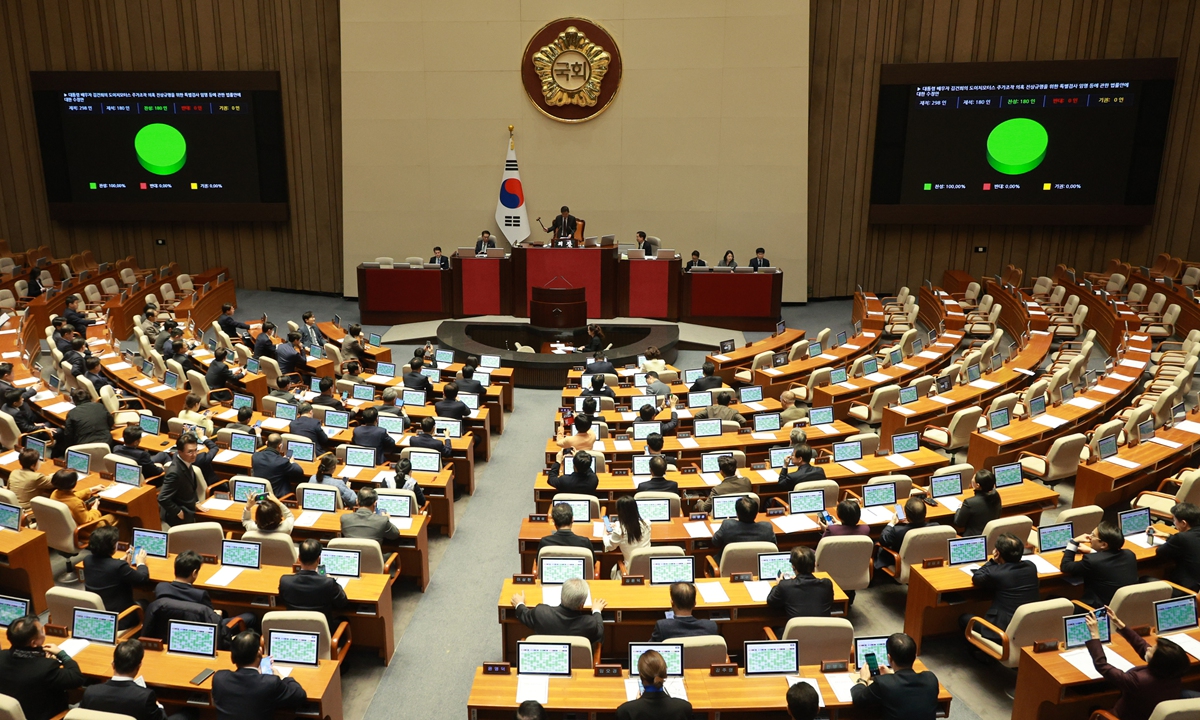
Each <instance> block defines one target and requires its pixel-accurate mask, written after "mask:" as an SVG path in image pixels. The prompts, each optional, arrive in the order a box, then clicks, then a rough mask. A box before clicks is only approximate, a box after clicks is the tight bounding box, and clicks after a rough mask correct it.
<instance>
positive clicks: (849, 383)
mask: <svg viewBox="0 0 1200 720" xmlns="http://www.w3.org/2000/svg"><path fill="white" fill-rule="evenodd" d="M837 386H838V387H842V388H846V389H847V390H857V389H858V385H855V384H854V381H853V380H847V381H846V382H840V383H838V384H837Z"/></svg>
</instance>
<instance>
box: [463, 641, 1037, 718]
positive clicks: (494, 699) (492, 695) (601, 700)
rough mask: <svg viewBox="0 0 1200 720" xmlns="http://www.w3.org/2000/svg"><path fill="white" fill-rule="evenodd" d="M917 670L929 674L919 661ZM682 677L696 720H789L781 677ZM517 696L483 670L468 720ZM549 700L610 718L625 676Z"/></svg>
mask: <svg viewBox="0 0 1200 720" xmlns="http://www.w3.org/2000/svg"><path fill="white" fill-rule="evenodd" d="M730 649H731V650H734V649H733V648H730ZM914 667H915V668H916V669H917V670H922V671H923V670H925V669H926V667H925V664H924V663H922V662H921V661H920V660H919V659H918V660H917V662H916V664H915V665H914ZM683 672H684V685H685V686H686V687H687V694H688V702H690V703H691V704H692V710H693V712H695V713H696V717H697V718H701V717H708V718H727V719H729V718H734V719H736V718H759V717H769V718H772V719H775V718H786V717H788V715H787V701H786V695H787V687H788V686H787V682H786V681H785V680H784V679H783V678H781V677H775V676H770V677H766V676H764V677H746V676H745V672H744V671H742V670H740V671H739V674H738V676H737V677H732V676H730V677H712V676H711V675H709V671H708V670H684V671H683ZM800 676H801V677H810V678H816V680H817V685H818V686H819V688H820V691H821V698H822V700H823V702H824V703H825V708H824V710H823V711H822V712H828V713H829V715H830V717H833V718H843V717H852V718H857V717H868V716H867V715H863V714H861V713H855V712H854V710H853V708H852V707H851V705H850V704H849V703H843V702H841V701H840V700H838V699H837V695H835V694H834V692H833V688H832V687H830V685H829V682H828V680H826V679H825V676H824V675H822V674H821V668H820V666H817V665H812V666H804V667H801V668H800ZM938 687H939V692H938V704H939V706H940V708H939V715H938V717H946V716H947V715H949V713H950V702H951V700H952V699H953V698H952V697H951V696H950V691H949V690H947V689H946V688H945V686H942V685H939V686H938ZM516 696H517V675H516V669H515V668H514V670H513V674H512V675H484V674H483V668H478V669H476V670H475V682H474V683H473V684H472V685H471V696H470V697H469V698H468V699H467V713H468V716H469V717H470V718H471V720H509V719H510V718H511V717H512V716H513V713H514V712H515V711H516V708H517V702H516ZM548 700H549V702H548V703H546V705H545V708H546V710H548V711H550V712H551V713H554V714H555V716H558V715H561V714H563V713H577V714H579V715H581V716H586V717H591V718H605V719H607V718H611V717H613V714H614V713H615V712H616V708H617V706H618V705H621V704H622V703H624V702H625V676H622V677H595V676H594V675H592V673H591V671H589V670H576V671H574V672H573V673H572V674H571V677H570V678H554V679H552V680H550V695H549V698H548ZM1014 717H1016V716H1015V715H1014Z"/></svg>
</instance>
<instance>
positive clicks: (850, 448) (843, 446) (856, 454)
mask: <svg viewBox="0 0 1200 720" xmlns="http://www.w3.org/2000/svg"><path fill="white" fill-rule="evenodd" d="M861 459H862V443H861V442H859V441H858V440H854V441H852V442H842V443H834V444H833V460H834V462H847V461H852V460H861Z"/></svg>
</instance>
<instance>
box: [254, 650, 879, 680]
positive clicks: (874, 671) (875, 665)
mask: <svg viewBox="0 0 1200 720" xmlns="http://www.w3.org/2000/svg"><path fill="white" fill-rule="evenodd" d="M263 660H266V658H263ZM867 667H868V668H870V669H871V677H875V676H876V675H878V674H879V658H877V657H875V653H867Z"/></svg>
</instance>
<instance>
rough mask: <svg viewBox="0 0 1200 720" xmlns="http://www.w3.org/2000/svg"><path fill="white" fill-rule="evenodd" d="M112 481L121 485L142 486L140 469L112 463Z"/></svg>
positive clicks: (122, 463) (120, 463)
mask: <svg viewBox="0 0 1200 720" xmlns="http://www.w3.org/2000/svg"><path fill="white" fill-rule="evenodd" d="M113 480H116V481H117V482H119V483H121V484H122V485H132V486H134V487H137V486H139V485H141V484H142V469H141V468H140V467H138V466H137V465H131V464H130V463H126V462H114V463H113Z"/></svg>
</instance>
